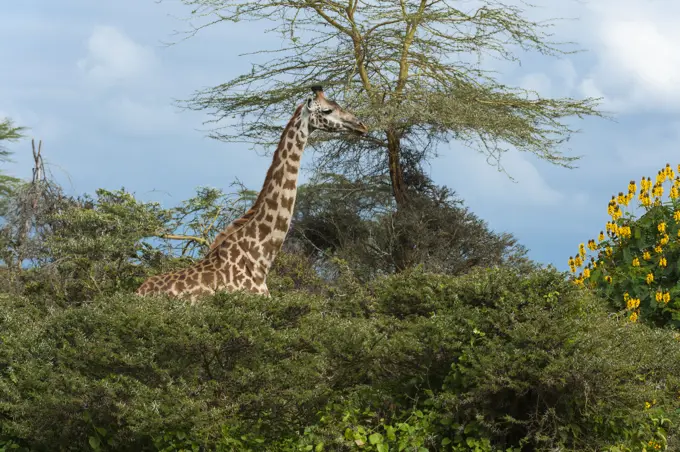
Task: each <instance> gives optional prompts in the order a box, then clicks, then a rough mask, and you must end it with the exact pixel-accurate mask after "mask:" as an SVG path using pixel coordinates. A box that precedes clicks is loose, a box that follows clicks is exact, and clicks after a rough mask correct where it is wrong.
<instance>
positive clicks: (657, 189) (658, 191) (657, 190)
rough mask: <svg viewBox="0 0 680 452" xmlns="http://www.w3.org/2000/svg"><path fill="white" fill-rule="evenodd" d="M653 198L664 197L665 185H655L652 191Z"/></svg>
mask: <svg viewBox="0 0 680 452" xmlns="http://www.w3.org/2000/svg"><path fill="white" fill-rule="evenodd" d="M652 196H654V197H655V198H661V197H662V196H663V185H655V186H654V188H653V189H652Z"/></svg>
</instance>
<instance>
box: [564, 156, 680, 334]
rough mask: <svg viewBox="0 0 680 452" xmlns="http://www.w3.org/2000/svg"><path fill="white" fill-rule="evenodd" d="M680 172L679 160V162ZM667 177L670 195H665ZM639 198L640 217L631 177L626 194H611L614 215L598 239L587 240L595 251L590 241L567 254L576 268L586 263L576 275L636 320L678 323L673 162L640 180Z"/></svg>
mask: <svg viewBox="0 0 680 452" xmlns="http://www.w3.org/2000/svg"><path fill="white" fill-rule="evenodd" d="M677 169H678V172H679V173H680V165H678V168H677ZM667 182H668V185H670V187H668V188H669V190H668V198H669V199H668V201H663V200H662V198H663V195H664V191H665V190H664V185H666V183H667ZM640 186H641V188H640V192H639V193H638V196H637V200H638V201H639V204H640V206H641V207H642V208H643V210H644V213H643V214H642V215H641V216H640V217H639V218H636V216H635V214H634V209H633V207H634V206H633V202H634V198H635V194H636V192H637V185H636V184H635V181H630V183H629V185H628V192H627V194H625V195H624V194H623V192H620V193H619V195H618V196H612V200H611V201H610V202H609V206H608V209H607V210H608V213H609V215H610V216H611V221H608V222H607V225H606V237H605V232H604V231H602V232H600V235H599V237H598V240H597V241H596V240H595V239H591V240H589V241H588V249H589V250H591V251H593V252H597V257H595V256H591V258H590V261H588V262H587V261H586V255H587V251H586V245H585V244H583V243H581V244H580V246H579V252H578V254H577V255H576V256H575V257H574V256H572V257H570V258H569V266H570V268H571V271H572V273H574V274H575V273H576V271H577V269H578V268H580V267H584V268H583V271H582V272H580V273H579V274H578V275H577V276H576V277H575V278H574V281H575V282H576V283H577V284H580V285H587V286H588V287H590V288H592V289H594V290H596V291H597V293H598V294H600V295H601V296H602V297H604V298H605V299H607V300H608V301H609V303H610V305H611V306H612V307H613V308H614V309H617V310H622V311H624V312H626V315H627V316H628V317H629V319H630V320H631V321H633V322H635V321H638V320H648V321H650V322H653V323H655V324H658V325H672V326H674V327H678V326H680V199H679V198H680V177H676V176H675V172H674V171H673V169H672V168H671V166H670V164H667V165H666V166H665V167H664V168H662V169H661V170H660V171H659V172H658V173H657V176H656V180H655V182H654V184H652V180H651V178H649V177H646V178H645V177H643V178H642V180H641V181H640Z"/></svg>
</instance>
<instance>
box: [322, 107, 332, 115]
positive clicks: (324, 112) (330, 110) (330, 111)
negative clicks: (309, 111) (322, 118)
mask: <svg viewBox="0 0 680 452" xmlns="http://www.w3.org/2000/svg"><path fill="white" fill-rule="evenodd" d="M321 113H323V114H324V115H329V114H331V113H333V109H332V108H326V109H323V110H321Z"/></svg>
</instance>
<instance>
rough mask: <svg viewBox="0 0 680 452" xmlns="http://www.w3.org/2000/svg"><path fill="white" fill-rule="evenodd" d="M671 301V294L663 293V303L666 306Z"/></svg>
mask: <svg viewBox="0 0 680 452" xmlns="http://www.w3.org/2000/svg"><path fill="white" fill-rule="evenodd" d="M669 301H671V294H670V293H668V292H665V293H664V294H663V302H664V303H666V304H668V302H669Z"/></svg>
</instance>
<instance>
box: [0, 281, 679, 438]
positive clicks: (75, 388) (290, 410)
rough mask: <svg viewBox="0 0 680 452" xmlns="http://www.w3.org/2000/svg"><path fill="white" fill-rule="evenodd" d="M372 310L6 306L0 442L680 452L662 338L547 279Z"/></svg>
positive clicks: (293, 299) (366, 303)
mask: <svg viewBox="0 0 680 452" xmlns="http://www.w3.org/2000/svg"><path fill="white" fill-rule="evenodd" d="M370 292H371V293H372V294H371V295H367V292H363V293H362V292H357V293H355V294H353V295H352V297H353V298H352V299H348V298H343V297H335V298H323V297H319V296H313V295H306V294H302V293H296V294H287V295H283V296H279V297H274V298H273V299H265V298H262V297H257V296H249V295H245V294H221V295H216V296H213V297H208V298H206V299H205V301H204V303H203V304H202V305H199V306H194V307H191V306H187V305H185V304H183V303H181V302H178V301H176V300H171V299H166V298H155V299H154V298H138V297H134V296H130V295H121V294H119V295H115V296H111V297H107V298H104V297H102V298H101V299H99V300H97V301H94V302H92V303H88V304H84V305H80V306H69V307H65V308H50V309H48V308H39V307H36V306H35V305H33V304H31V303H28V302H26V301H25V300H23V299H19V298H13V299H10V298H7V297H6V298H2V299H0V304H1V306H0V313H2V314H0V340H2V347H0V441H9V440H11V441H14V442H15V443H16V444H19V445H21V446H25V447H27V448H30V449H32V450H59V449H61V450H88V449H90V448H95V449H98V450H116V451H126V450H136V451H139V450H167V451H173V450H199V448H203V449H204V450H223V451H231V450H243V451H247V450H253V451H259V450H271V451H299V450H325V451H335V450H337V451H342V450H372V451H385V450H388V448H389V450H400V447H403V448H404V449H402V450H432V451H438V450H440V451H459V450H478V451H501V450H503V451H508V450H514V451H519V450H522V451H547V450H558V449H559V450H565V451H567V450H574V451H575V450H579V451H582V450H593V451H595V450H598V451H599V450H610V451H616V450H618V451H624V450H626V451H641V450H643V446H644V447H649V442H650V441H657V442H659V444H660V446H659V447H662V448H663V447H666V443H668V444H669V447H672V445H673V443H672V442H673V441H677V440H676V438H677V435H678V431H677V422H676V421H677V415H676V414H675V410H676V409H677V408H678V400H677V391H678V390H679V389H680V381H678V376H679V375H680V344H679V343H678V342H677V341H676V340H675V339H674V337H673V334H672V333H671V332H668V331H664V330H661V329H652V328H648V327H647V326H645V325H641V324H631V323H630V322H622V321H621V320H620V319H617V318H616V317H612V316H610V315H609V314H608V313H607V312H606V311H605V310H604V309H603V308H602V306H601V302H600V300H598V299H596V298H594V297H593V296H591V295H589V294H587V293H584V291H583V290H581V289H579V288H578V287H576V286H574V285H573V284H571V283H570V282H568V281H566V280H565V278H564V275H562V274H560V273H558V272H556V271H555V270H552V269H545V270H541V271H537V272H532V273H529V274H525V275H522V274H519V273H518V272H517V271H514V270H508V269H503V268H500V269H493V270H477V271H474V272H472V273H471V274H469V275H466V276H464V277H449V276H437V275H430V274H425V273H423V272H421V271H409V272H406V273H404V274H402V275H397V276H392V277H389V278H385V279H381V280H379V281H376V282H375V283H374V284H373V286H372V287H371V291H370ZM348 305H349V306H351V309H348ZM646 404H647V405H646ZM653 444H654V443H653ZM0 447H2V442H0ZM676 447H677V446H676ZM617 448H618V449H617Z"/></svg>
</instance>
